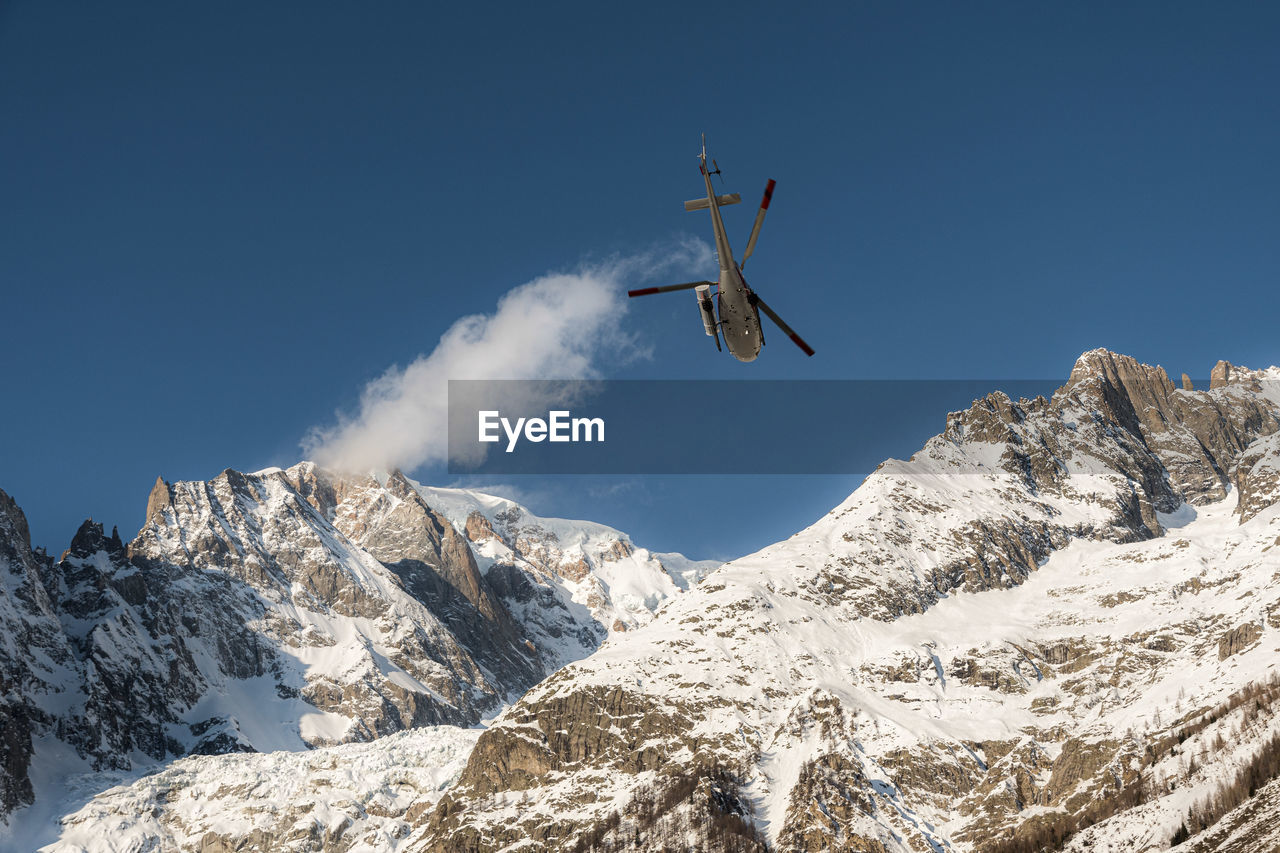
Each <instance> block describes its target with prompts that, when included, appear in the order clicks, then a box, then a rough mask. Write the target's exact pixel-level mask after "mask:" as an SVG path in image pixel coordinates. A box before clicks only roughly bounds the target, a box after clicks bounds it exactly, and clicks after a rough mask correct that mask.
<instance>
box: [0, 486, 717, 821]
mask: <svg viewBox="0 0 1280 853" xmlns="http://www.w3.org/2000/svg"><path fill="white" fill-rule="evenodd" d="M436 506H439V507H440V509H437V508H436ZM459 511H465V515H464V516H461V517H459V516H457V515H456V512H459ZM448 512H455V518H459V521H460V522H461V523H460V524H459V525H458V526H455V525H454V523H453V521H451V520H450V518H449V517H448V515H446V513H448ZM0 549H2V550H0V560H3V564H4V569H3V570H0V576H3V578H4V584H5V585H4V587H3V590H4V597H3V599H0V621H2V622H3V626H2V627H3V629H4V633H5V635H6V638H7V639H6V643H5V645H4V646H3V652H4V656H3V658H0V678H3V683H4V685H5V691H4V700H3V702H2V703H0V715H2V718H3V720H4V722H5V726H4V740H5V744H6V749H5V752H4V755H3V759H4V760H3V768H4V774H3V777H2V778H0V806H3V812H4V813H6V814H7V813H9V812H11V811H12V810H13V809H15V808H18V807H21V806H24V805H28V804H30V803H31V802H32V801H33V800H34V799H36V798H37V795H38V793H39V792H37V791H36V790H34V789H33V786H32V781H31V780H32V779H33V778H35V777H41V778H45V779H47V780H48V781H49V782H50V785H51V787H50V790H51V791H52V790H56V789H57V788H58V787H59V782H58V776H59V773H58V772H54V768H52V767H48V766H46V767H41V763H42V762H45V763H46V764H49V765H51V764H54V763H60V764H63V765H66V766H65V767H64V771H65V772H64V773H63V774H62V775H68V774H70V773H73V772H90V771H105V770H112V769H114V770H126V769H128V768H130V767H132V766H135V765H139V763H141V764H143V765H145V764H146V763H147V762H154V761H160V760H164V759H167V758H172V757H177V756H182V755H187V754H192V753H201V754H215V753H225V752H254V751H269V750H280V749H285V750H299V749H306V748H308V747H314V746H322V745H328V744H339V743H346V742H351V741H367V740H371V739H374V738H378V737H381V736H384V735H388V734H391V733H394V732H398V731H401V730H403V729H407V728H414V727H420V726H425V725H436V724H442V723H450V724H454V725H461V726H469V725H474V724H476V723H477V722H479V721H480V719H481V718H482V717H483V716H485V715H486V714H493V713H496V712H497V711H499V710H500V709H501V708H502V707H503V706H504V704H506V703H508V702H510V701H513V700H514V699H515V698H516V697H518V696H519V695H520V694H521V693H522V692H524V691H525V690H526V689H528V688H529V687H530V686H532V685H533V684H535V683H537V682H538V681H539V680H541V679H542V678H543V677H545V676H546V675H547V674H548V673H550V672H551V671H552V670H554V669H555V668H557V667H559V666H561V665H563V664H564V663H566V662H568V661H570V660H575V659H577V658H580V657H583V656H585V655H587V654H590V653H591V652H592V651H594V649H595V648H596V647H597V646H598V645H599V644H600V643H602V642H603V641H604V640H605V639H606V638H607V637H608V636H610V634H611V633H616V632H620V631H624V630H627V629H629V628H634V627H636V626H638V625H639V624H642V623H643V622H646V621H648V620H649V619H651V618H652V613H653V610H655V609H657V608H658V607H659V606H660V605H661V604H662V602H663V601H664V600H665V599H666V598H667V597H669V596H670V595H674V594H676V593H678V592H679V591H680V589H681V588H682V587H683V586H687V584H688V583H689V581H690V580H691V579H693V578H696V577H697V576H699V575H700V574H701V573H705V572H707V571H709V570H710V569H712V568H714V567H715V566H716V565H718V564H716V563H694V562H691V561H688V560H685V559H683V558H681V557H679V556H678V555H661V556H659V555H654V554H651V553H650V552H648V551H646V550H645V549H643V548H638V547H636V546H635V545H634V544H632V543H631V541H630V539H629V538H628V537H627V536H626V535H625V534H622V533H620V532H618V531H616V530H613V529H612V528H608V527H605V526H604V525H599V524H594V523H591V522H572V521H566V520H561V519H543V518H539V517H537V516H534V515H532V514H531V513H529V512H528V510H526V509H525V508H524V507H522V506H520V505H519V504H516V503H514V502H511V501H506V500H503V499H500V498H494V497H491V496H488V495H483V494H479V493H474V492H468V491H465V490H431V489H427V488H425V487H422V486H420V485H418V484H417V483H413V482H412V481H410V480H409V479H407V478H406V477H404V476H403V475H402V474H400V473H398V472H393V473H391V474H390V475H387V476H384V477H381V478H379V479H375V478H373V477H363V478H353V477H344V476H339V475H336V474H333V473H332V472H327V471H324V470H322V469H320V468H318V467H316V466H315V465H313V464H311V463H302V464H299V465H295V466H294V467H292V468H289V469H287V470H281V469H272V470H268V471H262V472H258V473H254V474H242V473H239V472H237V471H232V470H227V471H224V472H223V473H222V474H220V475H219V476H217V477H215V478H214V479H212V480H210V481H208V482H178V483H172V484H170V483H166V482H165V481H164V480H157V482H156V484H155V487H154V488H153V490H152V492H151V495H150V497H149V499H148V503H147V520H146V523H145V524H144V525H143V528H142V530H141V531H139V533H138V535H137V537H136V538H135V539H134V540H133V541H132V542H130V543H128V544H127V545H125V544H124V543H123V542H122V541H121V540H120V538H119V536H118V534H116V533H115V532H114V531H113V533H112V535H111V536H110V537H108V536H105V535H104V533H103V528H102V525H100V524H97V523H94V522H85V524H84V525H83V526H82V527H81V528H80V530H79V531H78V532H77V534H76V536H75V538H74V540H73V541H72V543H71V547H70V548H69V549H68V550H67V551H66V552H65V553H64V554H63V555H62V558H61V559H60V560H58V561H56V562H55V561H53V560H52V559H50V558H48V557H47V556H45V555H44V554H43V553H40V552H33V551H32V550H31V546H30V542H29V537H28V533H27V527H26V521H25V518H24V517H23V515H22V512H21V510H20V509H19V508H18V507H17V505H16V504H15V503H14V502H13V501H12V499H10V498H9V497H8V496H7V495H4V494H3V493H0ZM664 560H665V561H666V562H664ZM667 563H670V565H671V570H670V571H668V568H667ZM615 576H617V577H620V578H625V579H626V582H625V583H618V584H616V585H614V584H610V583H608V582H607V581H606V580H604V579H612V578H614V577H615ZM615 586H616V590H615V589H614V587H615ZM46 794H48V792H46Z"/></svg>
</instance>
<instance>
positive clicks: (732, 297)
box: [700, 160, 764, 361]
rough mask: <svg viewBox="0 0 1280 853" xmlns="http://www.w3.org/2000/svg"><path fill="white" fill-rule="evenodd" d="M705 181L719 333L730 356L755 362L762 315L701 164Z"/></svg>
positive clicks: (708, 177)
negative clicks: (717, 275) (716, 278)
mask: <svg viewBox="0 0 1280 853" xmlns="http://www.w3.org/2000/svg"><path fill="white" fill-rule="evenodd" d="M700 165H701V168H702V177H703V179H704V180H705V181H706V184H707V201H708V203H709V207H710V210H711V227H712V229H713V230H714V231H715V239H716V260H717V262H718V263H719V265H720V280H719V286H718V294H717V300H716V302H717V305H716V309H717V313H718V315H719V318H720V333H721V334H722V335H724V342H725V344H726V345H727V346H728V347H729V353H730V354H731V355H732V356H733V357H734V358H736V359H737V360H738V361H755V360H756V356H758V355H760V347H761V346H762V345H763V343H764V334H763V332H762V331H761V328H760V312H759V311H758V310H756V305H755V295H754V294H753V293H752V292H751V288H750V287H748V286H747V280H746V279H745V278H743V277H742V269H741V267H739V266H738V263H737V261H735V260H734V259H733V250H732V249H730V248H729V238H728V236H727V235H726V234H725V229H724V220H723V219H721V218H720V205H719V204H718V203H717V201H716V194H715V190H713V189H712V188H711V173H710V172H708V171H707V164H706V162H705V160H704V161H702V162H701V164H700Z"/></svg>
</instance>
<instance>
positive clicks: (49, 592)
mask: <svg viewBox="0 0 1280 853" xmlns="http://www.w3.org/2000/svg"><path fill="white" fill-rule="evenodd" d="M55 594H56V587H55V586H54V574H53V565H52V561H51V560H49V559H48V558H47V557H45V556H44V555H43V553H33V552H32V550H31V536H30V532H29V530H28V528H27V519H26V516H25V515H23V513H22V510H21V509H19V508H18V505H17V504H16V503H14V501H13V499H12V498H10V497H9V495H7V494H5V493H4V492H3V491H0V816H2V815H5V814H7V813H8V812H9V811H11V810H12V809H14V808H16V807H18V806H23V805H27V804H29V803H31V801H32V798H33V796H34V794H33V791H32V788H31V780H30V776H29V770H30V765H31V753H32V744H31V735H32V732H33V730H38V729H39V728H40V727H42V726H45V725H48V723H49V722H50V721H51V719H52V715H51V714H50V712H49V710H48V709H47V707H46V703H44V702H42V701H41V697H42V696H43V695H44V694H47V693H48V692H49V691H51V690H52V689H54V688H55V686H56V685H57V684H59V683H60V682H61V681H62V680H63V679H64V678H65V676H66V672H67V669H68V668H69V667H70V665H71V663H72V653H71V648H70V645H69V643H68V642H67V638H66V637H65V636H63V634H62V626H61V624H60V623H59V621H58V617H57V611H56V605H55V601H54V598H53V596H54V595H55Z"/></svg>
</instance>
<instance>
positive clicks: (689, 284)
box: [627, 281, 716, 296]
mask: <svg viewBox="0 0 1280 853" xmlns="http://www.w3.org/2000/svg"><path fill="white" fill-rule="evenodd" d="M704 284H708V285H710V286H712V287H715V286H716V283H715V282H714V281H686V282H685V283H684V284H664V285H662V287H642V288H640V289H638V290H628V291H627V296H648V295H650V294H652V293H670V292H671V291H673V290H693V289H694V288H695V287H701V286H702V285H704Z"/></svg>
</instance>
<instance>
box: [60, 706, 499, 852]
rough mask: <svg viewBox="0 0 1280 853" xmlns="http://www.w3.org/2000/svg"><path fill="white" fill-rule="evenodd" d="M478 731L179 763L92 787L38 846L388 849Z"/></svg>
mask: <svg viewBox="0 0 1280 853" xmlns="http://www.w3.org/2000/svg"><path fill="white" fill-rule="evenodd" d="M479 735H480V731H479V730H478V729H459V728H454V727H451V726H428V727H425V728H420V729H413V730H410V731H405V732H399V733H398V734H394V735H388V736H387V737H385V738H382V739H379V740H377V741H374V742H373V743H362V744H346V745H343V746H333V747H326V748H322V749H316V750H312V751H309V752H273V753H269V754H238V755H209V756H195V757H191V758H184V759H181V760H180V761H176V762H174V763H173V764H171V765H170V766H169V767H167V768H165V770H163V771H162V772H160V773H156V774H154V775H151V776H147V777H146V778H144V779H141V780H139V781H137V782H134V783H133V784H130V785H121V786H119V787H115V788H112V789H110V790H108V791H105V792H103V793H102V794H100V795H99V796H98V797H97V798H96V799H94V800H93V802H91V803H90V804H89V805H87V806H85V807H84V808H82V809H80V810H79V811H77V812H76V813H75V814H72V815H69V816H67V817H66V818H64V820H63V827H64V830H63V834H62V837H61V838H59V839H58V841H57V842H55V843H53V844H50V845H48V846H47V847H43V848H41V850H42V851H44V853H126V851H141V850H185V849H200V850H216V849H228V848H230V849H234V847H231V845H234V844H235V843H238V841H237V840H239V839H250V841H249V843H250V844H251V845H252V849H257V850H272V851H279V853H287V852H288V851H299V853H301V851H311V850H317V849H325V850H337V849H342V850H353V851H370V853H372V851H395V850H398V849H401V846H402V842H403V841H404V839H405V838H406V837H407V836H408V834H409V824H408V822H407V820H408V819H412V818H413V817H414V816H415V815H416V814H417V813H418V812H421V811H422V810H423V809H426V808H429V807H430V806H431V805H432V804H434V803H435V802H436V801H437V800H438V799H439V798H440V796H441V794H442V793H443V792H444V790H445V789H446V788H448V786H449V785H450V784H452V783H453V781H454V780H455V779H456V778H457V776H458V774H459V773H460V772H461V771H462V766H463V764H465V763H466V758H467V753H468V752H470V750H471V747H472V746H473V745H474V744H475V740H476V738H477V737H479ZM122 816H128V818H127V819H125V820H122V819H121V818H122ZM219 845H227V847H219Z"/></svg>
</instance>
